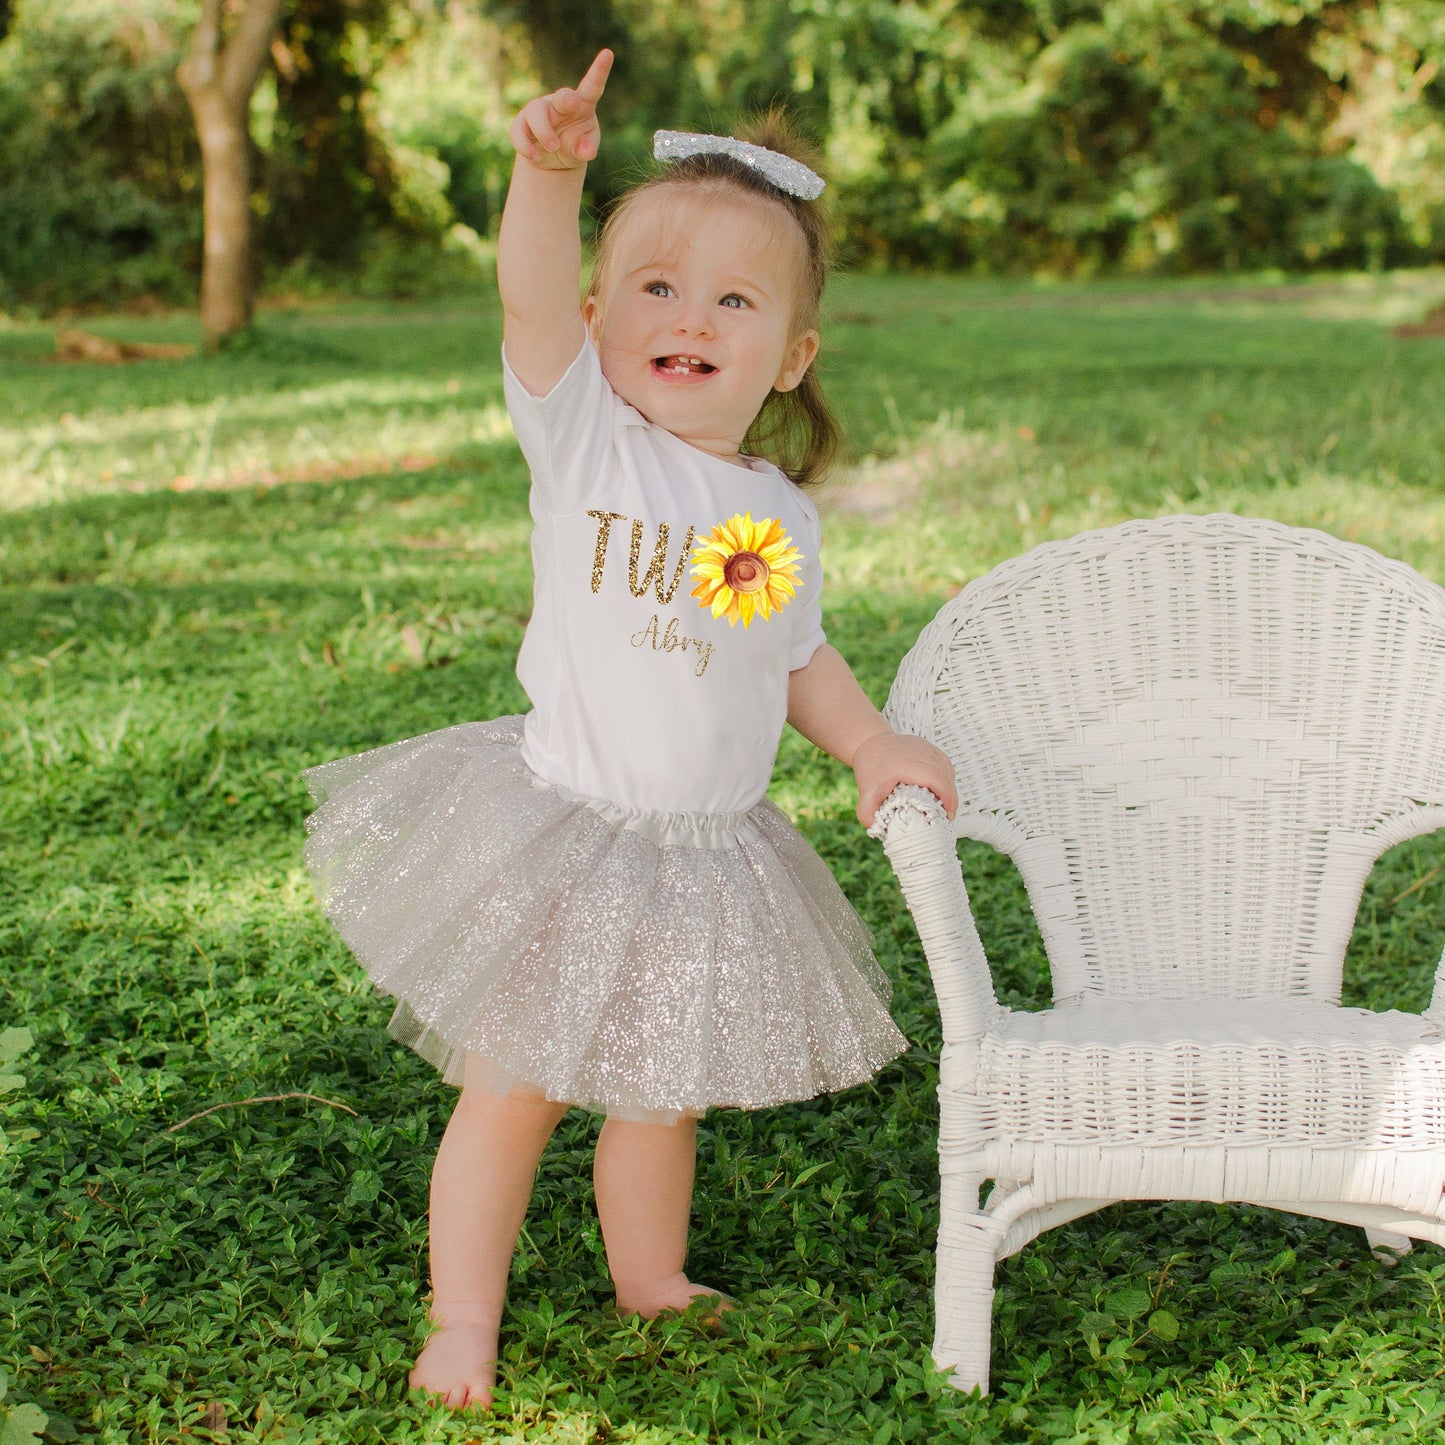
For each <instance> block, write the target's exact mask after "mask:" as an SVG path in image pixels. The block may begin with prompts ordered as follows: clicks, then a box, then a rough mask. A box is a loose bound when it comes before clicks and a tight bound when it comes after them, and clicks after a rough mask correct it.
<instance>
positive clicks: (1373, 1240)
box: [1365, 1229, 1415, 1264]
mask: <svg viewBox="0 0 1445 1445" xmlns="http://www.w3.org/2000/svg"><path fill="white" fill-rule="evenodd" d="M1365 1240H1366V1242H1367V1243H1368V1244H1369V1246H1370V1250H1371V1252H1372V1253H1373V1254H1374V1256H1375V1258H1376V1259H1378V1260H1379V1261H1380V1263H1381V1264H1399V1262H1400V1260H1401V1258H1402V1256H1404V1255H1407V1254H1409V1252H1410V1251H1411V1250H1412V1249H1414V1247H1415V1241H1414V1240H1413V1239H1411V1238H1410V1236H1409V1235H1408V1234H1392V1233H1391V1232H1390V1231H1389V1230H1388V1229H1367V1230H1365Z"/></svg>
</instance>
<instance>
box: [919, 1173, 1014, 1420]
mask: <svg viewBox="0 0 1445 1445" xmlns="http://www.w3.org/2000/svg"><path fill="white" fill-rule="evenodd" d="M980 1182H981V1181H980V1179H979V1176H978V1175H976V1174H961V1175H960V1174H955V1175H948V1174H945V1175H944V1176H943V1179H942V1197H941V1199H940V1202H939V1223H938V1274H937V1278H936V1280H935V1283H934V1291H933V1297H934V1334H933V1359H934V1362H935V1363H936V1364H937V1365H938V1366H939V1368H940V1369H949V1368H952V1371H953V1373H952V1375H951V1376H950V1377H949V1383H950V1384H951V1385H953V1386H954V1388H955V1389H959V1390H977V1391H978V1392H979V1393H980V1394H981V1395H986V1394H988V1363H989V1340H990V1336H991V1334H992V1330H993V1270H994V1263H995V1261H996V1259H997V1257H998V1241H999V1231H998V1228H997V1226H996V1225H994V1224H993V1223H992V1221H990V1220H989V1219H988V1218H987V1216H984V1215H981V1214H980V1213H979V1210H978V1186H979V1183H980Z"/></svg>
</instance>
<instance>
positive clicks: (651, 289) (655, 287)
mask: <svg viewBox="0 0 1445 1445" xmlns="http://www.w3.org/2000/svg"><path fill="white" fill-rule="evenodd" d="M643 289H644V290H645V291H646V292H647V294H648V295H649V296H663V295H669V294H671V292H672V287H671V286H669V285H668V284H667V282H666V281H649V282H648V283H647V285H646V286H645V287H644V288H643Z"/></svg>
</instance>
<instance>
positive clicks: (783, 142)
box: [587, 106, 842, 487]
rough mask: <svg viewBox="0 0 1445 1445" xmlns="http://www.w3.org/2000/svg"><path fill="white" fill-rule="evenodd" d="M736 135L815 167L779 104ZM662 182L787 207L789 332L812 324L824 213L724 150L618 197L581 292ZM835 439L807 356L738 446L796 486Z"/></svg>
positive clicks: (821, 463) (807, 480) (822, 267)
mask: <svg viewBox="0 0 1445 1445" xmlns="http://www.w3.org/2000/svg"><path fill="white" fill-rule="evenodd" d="M737 137H738V139H739V140H746V141H751V142H752V143H753V144H754V145H760V146H766V147H767V149H768V150H771V151H777V152H779V153H780V154H781V155H787V156H792V157H793V159H795V160H799V161H802V162H803V164H804V165H808V166H811V167H813V169H814V170H816V169H817V159H818V157H817V151H816V149H815V148H814V147H813V146H811V145H810V144H809V143H808V142H806V141H805V140H803V139H802V137H801V136H800V135H799V134H798V132H797V131H796V130H795V129H794V128H793V126H792V124H791V122H790V121H789V120H788V118H787V116H786V114H785V112H784V111H783V109H782V107H781V106H774V107H773V108H772V109H771V110H769V111H768V112H766V114H764V115H761V116H758V117H756V118H754V119H753V120H751V121H749V122H748V123H747V124H745V125H744V126H742V127H741V128H740V129H739V130H738V132H737ZM665 186H692V187H696V188H698V189H700V190H702V191H703V192H704V193H705V194H713V195H715V194H719V193H722V192H726V191H728V190H734V191H741V192H743V193H744V194H745V195H747V196H749V197H756V198H760V199H762V200H765V201H768V202H770V203H771V204H773V205H775V206H778V207H780V208H781V209H782V210H784V211H785V212H787V214H788V215H790V216H791V217H792V218H793V220H794V221H795V222H796V223H797V226H798V230H799V232H800V234H801V237H802V241H803V245H804V249H805V253H806V262H805V264H804V266H803V268H802V273H801V275H800V276H799V278H798V285H797V286H796V287H795V289H794V298H793V317H792V323H793V324H792V333H793V335H794V336H795V337H796V336H799V335H801V334H802V333H803V332H804V331H809V330H812V331H816V330H818V329H819V328H818V316H819V310H820V307H821V303H822V299H823V286H824V284H825V283H826V281H827V279H828V271H829V269H830V265H831V260H832V257H831V254H830V247H829V243H828V218H827V214H826V212H825V211H824V209H823V206H822V204H821V202H819V201H805V200H803V199H801V198H800V197H798V196H793V195H789V194H788V192H786V191H782V190H779V189H778V187H777V186H775V185H773V183H772V182H771V181H768V180H765V179H764V178H763V177H762V176H761V175H759V174H758V172H757V171H755V170H753V168H752V167H751V166H748V165H745V164H744V163H743V162H742V161H739V160H736V159H734V158H733V157H732V156H729V155H721V154H708V155H699V156H688V157H687V158H686V159H684V160H680V161H674V162H672V163H671V164H670V165H668V166H667V168H666V169H665V170H663V171H661V172H659V173H658V174H657V175H655V176H651V177H649V178H648V179H647V180H645V181H643V182H641V183H640V184H639V185H636V186H634V187H633V188H632V189H631V190H630V191H628V192H626V193H625V194H624V195H623V196H622V197H620V198H619V200H618V201H617V202H616V204H615V205H614V206H613V207H612V209H611V210H610V211H609V212H608V214H607V219H606V220H605V221H604V222H603V223H602V230H601V232H600V233H599V234H598V237H597V259H596V264H595V266H594V267H593V271H592V279H591V281H590V283H589V284H588V287H587V295H588V296H589V297H592V298H594V299H597V298H600V295H601V292H602V289H603V287H604V285H605V284H606V279H607V274H608V270H609V266H610V262H611V258H612V249H613V242H614V241H615V240H616V237H617V233H618V230H619V228H620V227H621V225H622V222H623V220H624V219H625V217H626V216H627V214H628V212H629V211H630V210H631V209H632V207H633V206H634V205H635V204H636V201H637V198H638V197H639V196H642V195H647V194H649V193H652V192H657V191H660V190H661V189H662V188H663V187H665ZM841 439H842V429H841V428H840V427H839V425H838V421H837V418H836V417H834V415H833V412H832V410H831V408H830V407H829V406H828V399H827V398H826V397H825V396H824V395H823V386H822V383H821V382H820V381H819V379H818V369H817V358H816V357H815V358H814V361H813V364H812V365H811V366H809V368H808V370H807V371H806V372H804V373H803V379H802V381H800V382H799V383H798V385H797V386H796V387H794V388H793V390H791V391H774V392H773V393H772V394H771V395H770V396H769V397H768V399H767V401H765V402H764V403H763V406H762V410H761V411H759V412H758V414H757V416H756V417H755V418H754V419H753V422H752V425H751V426H749V428H748V431H747V435H746V436H745V437H744V438H743V443H742V448H743V450H744V451H745V452H747V453H749V454H751V455H754V456H762V457H766V458H767V459H768V460H769V461H771V462H773V463H774V464H775V465H776V466H777V467H778V468H779V470H780V471H782V472H784V473H785V474H786V475H787V476H789V477H791V478H792V480H793V481H794V482H796V483H797V484H798V485H799V486H800V487H807V486H812V485H815V484H816V483H818V482H821V481H822V480H823V478H824V477H825V476H826V475H827V473H828V468H829V467H830V466H831V465H832V463H833V459H834V457H835V456H836V455H837V452H838V445H839V442H840V441H841Z"/></svg>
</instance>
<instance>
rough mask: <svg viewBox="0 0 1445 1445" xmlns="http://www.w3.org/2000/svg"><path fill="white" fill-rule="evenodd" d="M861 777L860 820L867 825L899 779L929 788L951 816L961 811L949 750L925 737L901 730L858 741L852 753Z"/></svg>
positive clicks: (899, 781)
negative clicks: (904, 733) (959, 809)
mask: <svg viewBox="0 0 1445 1445" xmlns="http://www.w3.org/2000/svg"><path fill="white" fill-rule="evenodd" d="M853 773H854V776H855V777H856V778H857V779H858V821H859V822H860V823H862V825H863V826H864V827H865V828H866V827H868V826H869V825H870V824H871V823H872V822H873V815H874V814H875V813H876V812H877V811H878V805H879V804H880V803H881V802H882V801H883V800H884V798H886V797H887V796H888V795H889V793H891V792H892V791H893V790H894V788H896V787H897V786H898V785H899V783H915V784H917V785H918V787H920V788H927V789H928V791H929V792H930V793H932V794H933V796H934V797H935V798H937V799H938V801H939V802H940V803H942V804H943V811H944V812H945V813H947V814H948V816H949V817H950V818H952V817H953V815H954V814H955V813H956V812H957V811H958V788H957V785H956V784H955V782H954V776H953V764H952V763H951V762H950V761H949V760H948V754H947V753H945V752H943V751H942V750H941V749H940V748H936V747H934V745H933V744H932V743H931V742H929V741H928V740H927V739H926V738H915V737H907V736H905V735H903V734H901V733H892V732H888V733H876V734H874V736H873V737H871V738H868V739H866V740H865V741H863V742H861V743H859V744H858V749H857V751H856V752H855V753H854V754H853Z"/></svg>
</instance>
